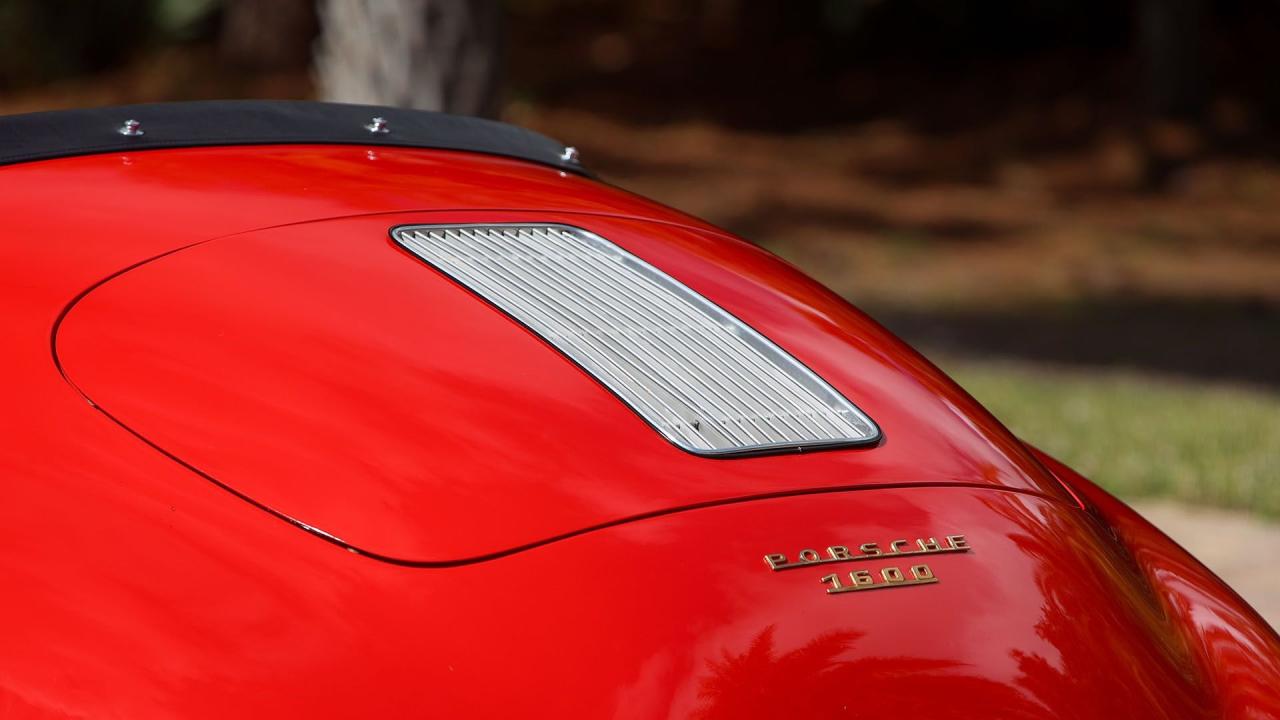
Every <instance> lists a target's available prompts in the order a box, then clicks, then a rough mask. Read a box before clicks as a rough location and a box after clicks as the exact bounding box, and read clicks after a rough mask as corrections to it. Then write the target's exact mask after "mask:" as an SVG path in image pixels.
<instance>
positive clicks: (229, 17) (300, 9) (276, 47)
mask: <svg viewBox="0 0 1280 720" xmlns="http://www.w3.org/2000/svg"><path fill="white" fill-rule="evenodd" d="M224 2H225V4H224V5H223V10H222V29H221V31H220V32H219V34H218V54H219V55H221V56H222V59H223V60H225V61H227V62H229V63H231V64H232V65H236V66H239V67H243V68H252V69H255V70H280V69H286V68H299V67H305V66H306V65H307V62H308V61H309V60H310V59H311V41H312V40H313V39H314V38H315V35H316V13H315V4H314V2H313V0H224Z"/></svg>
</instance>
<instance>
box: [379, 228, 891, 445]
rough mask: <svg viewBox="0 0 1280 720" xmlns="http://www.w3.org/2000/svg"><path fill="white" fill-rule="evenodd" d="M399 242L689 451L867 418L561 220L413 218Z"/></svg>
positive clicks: (759, 341) (652, 272) (832, 432)
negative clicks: (425, 221) (435, 221)
mask: <svg viewBox="0 0 1280 720" xmlns="http://www.w3.org/2000/svg"><path fill="white" fill-rule="evenodd" d="M392 236H393V237H394V238H395V240H396V242H398V243H399V244H400V245H401V246H402V247H404V248H405V249H407V250H409V251H410V252H412V253H413V254H415V255H417V256H418V257H419V258H421V259H422V260H424V261H426V262H427V263H429V264H431V265H433V266H434V267H436V268H438V269H439V270H440V271H442V272H444V273H445V274H446V275H448V276H450V277H451V278H453V279H454V280H456V281H457V282H458V283H460V284H462V285H463V286H465V287H467V288H468V289H470V290H471V291H472V292H474V293H476V294H477V295H479V296H480V297H482V298H484V299H485V300H487V301H488V302H490V303H492V304H493V305H495V306H496V307H498V308H499V309H501V310H502V311H503V312H505V313H507V314H508V315H510V316H511V317H513V318H515V319H516V320H518V321H520V322H521V323H523V324H524V325H525V326H527V327H529V328H530V329H532V330H533V331H534V332H536V333H538V334H539V335H541V336H542V337H543V338H544V339H545V340H546V341H547V342H548V343H550V344H551V345H552V346H553V347H555V348H556V349H558V350H559V351H560V352H562V353H564V354H565V355H566V356H568V357H569V358H570V359H572V360H573V361H574V362H576V363H577V364H578V365H580V366H582V367H583V368H584V369H585V370H587V372H589V373H591V374H592V375H593V376H595V377H596V378H597V379H598V380H599V381H600V382H601V383H603V384H604V385H605V386H606V387H607V388H609V389H610V390H612V391H613V393H614V394H616V395H617V396H618V397H619V398H621V399H622V400H623V401H624V402H625V403H627V404H628V405H629V406H630V407H631V408H632V409H633V410H635V412H637V413H639V414H640V416H641V417H643V418H644V419H645V420H646V421H647V422H648V423H649V424H650V425H652V426H653V427H654V428H656V429H657V430H658V432H660V433H662V434H663V435H664V436H665V437H666V438H667V439H668V440H670V441H671V442H673V443H675V444H676V445H678V446H680V447H682V448H684V449H686V450H689V451H691V452H695V453H701V454H733V453H748V452H767V451H777V450H785V449H792V448H801V447H811V446H824V445H845V444H863V443H868V442H873V441H875V440H876V439H877V438H878V437H879V430H878V429H877V428H876V426H875V424H874V423H873V422H872V421H871V420H870V419H869V418H868V417H867V416H866V415H864V414H863V413H862V412H861V411H860V410H858V408H856V407H855V406H854V405H853V404H852V403H850V402H849V401H848V400H847V399H845V398H844V396H842V395H840V393H838V392H836V390H835V389H834V388H832V387H831V386H830V385H829V384H827V382H826V381H824V380H823V379H822V378H820V377H818V376H817V375H815V374H814V373H813V372H812V371H810V370H809V369H808V368H806V367H805V366H804V365H802V364H801V363H800V362H798V361H797V360H796V359H795V358H793V357H792V356H791V355H789V354H787V353H786V352H785V351H784V350H782V349H781V348H779V347H778V346H777V345H775V344H774V343H773V342H771V341H770V340H768V339H767V338H765V337H764V336H762V335H760V334H759V333H757V332H756V331H755V330H753V329H752V328H750V327H749V326H747V325H746V324H745V323H743V322H742V321H740V320H738V319H737V318H735V317H733V316H732V315H730V314H729V313H727V312H725V311H724V310H722V309H721V308H720V307H718V306H716V305H715V304H713V303H712V302H711V301H709V300H707V299H706V298H704V297H702V296H701V295H699V294H697V293H695V292H694V291H693V290H691V289H689V288H688V287H686V286H685V285H683V284H681V283H680V282H678V281H676V280H675V279H674V278H672V277H671V276H669V275H667V274H666V273H664V272H662V271H661V270H658V269H657V268H655V267H653V266H652V265H650V264H648V263H646V262H645V261H643V260H641V259H640V258H638V257H636V256H634V255H632V254H631V253H629V252H627V251H626V250H623V249H622V248H620V247H618V246H617V245H615V244H613V243H611V242H609V241H608V240H606V239H604V238H602V237H600V236H598V235H595V234H593V233H590V232H587V231H586V230H583V229H581V228H575V227H570V226H567V225H533V224H502V225H414V226H405V227H399V228H396V229H395V230H394V231H393V232H392Z"/></svg>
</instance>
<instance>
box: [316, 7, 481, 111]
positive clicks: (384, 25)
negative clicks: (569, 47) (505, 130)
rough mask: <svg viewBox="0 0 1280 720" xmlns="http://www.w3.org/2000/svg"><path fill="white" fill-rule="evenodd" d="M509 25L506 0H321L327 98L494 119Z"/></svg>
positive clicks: (320, 61)
mask: <svg viewBox="0 0 1280 720" xmlns="http://www.w3.org/2000/svg"><path fill="white" fill-rule="evenodd" d="M501 19H502V13H501V7H500V4H499V0H320V23H321V28H322V30H321V35H320V42H319V45H318V47H317V52H316V72H317V75H318V79H319V85H320V92H321V95H322V96H323V97H324V99H326V100H335V101H339V102H354V103H370V104H374V105H395V106H401V107H412V108H419V109H424V110H442V111H445V112H452V113H459V114H464V115H485V116H494V115H496V114H497V113H498V110H499V107H498V90H499V79H500V71H501V66H502V43H501V35H502V33H501Z"/></svg>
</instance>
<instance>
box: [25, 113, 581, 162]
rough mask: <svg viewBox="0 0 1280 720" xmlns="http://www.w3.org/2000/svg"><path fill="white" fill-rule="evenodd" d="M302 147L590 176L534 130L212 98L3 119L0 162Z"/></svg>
mask: <svg viewBox="0 0 1280 720" xmlns="http://www.w3.org/2000/svg"><path fill="white" fill-rule="evenodd" d="M375 118H381V119H382V122H378V121H376V120H375ZM129 121H136V123H137V124H136V128H134V131H133V132H134V134H125V133H124V132H122V130H125V129H126V123H127V122H129ZM137 131H141V132H140V134H139V133H138V132H137ZM299 143H315V144H336V145H386V146H397V147H416V148H433V149H441V150H463V151H468V152H477V153H485V154H488V155H502V156H506V157H513V158H517V159H520V160H528V161H531V162H535V163H541V164H543V165H550V166H552V167H556V168H559V169H561V170H565V171H570V172H575V173H579V174H585V173H584V171H583V169H582V167H581V166H580V165H579V164H578V160H577V152H576V151H574V150H572V149H571V148H566V147H565V146H564V145H563V144H561V143H559V142H556V141H555V140H552V139H551V138H549V137H546V136H545V135H540V134H538V133H535V132H533V131H531V130H525V129H524V128H520V127H516V126H514V125H507V124H504V123H500V122H494V121H492V120H482V119H479V118H471V117H461V116H457V115H446V114H444V113H437V112H427V111H425V110H406V109H403V108H391V107H380V106H377V105H346V104H341V103H326V102H310V101H302V100H210V101H201V102H179V103H152V104H146V105H121V106H118V107H102V108H90V109H84V110H57V111H52V112H38V113H28V114H24V115H7V116H0V165H8V164H12V163H19V162H27V161H31V160H46V159H49V158H58V157H68V156H72V155H89V154H93V153H114V152H124V151H130V150H151V149H158V148H180V147H200V146H208V145H282V144H299Z"/></svg>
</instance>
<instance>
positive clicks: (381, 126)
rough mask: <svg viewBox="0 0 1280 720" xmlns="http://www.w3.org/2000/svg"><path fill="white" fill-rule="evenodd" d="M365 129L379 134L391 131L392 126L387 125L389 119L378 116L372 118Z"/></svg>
mask: <svg viewBox="0 0 1280 720" xmlns="http://www.w3.org/2000/svg"><path fill="white" fill-rule="evenodd" d="M364 129H365V130H368V131H369V132H371V133H376V134H378V135H385V134H386V133H389V132H391V130H390V128H388V127H387V119H386V118H384V117H376V118H374V119H372V120H370V121H369V124H368V125H365V126H364Z"/></svg>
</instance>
